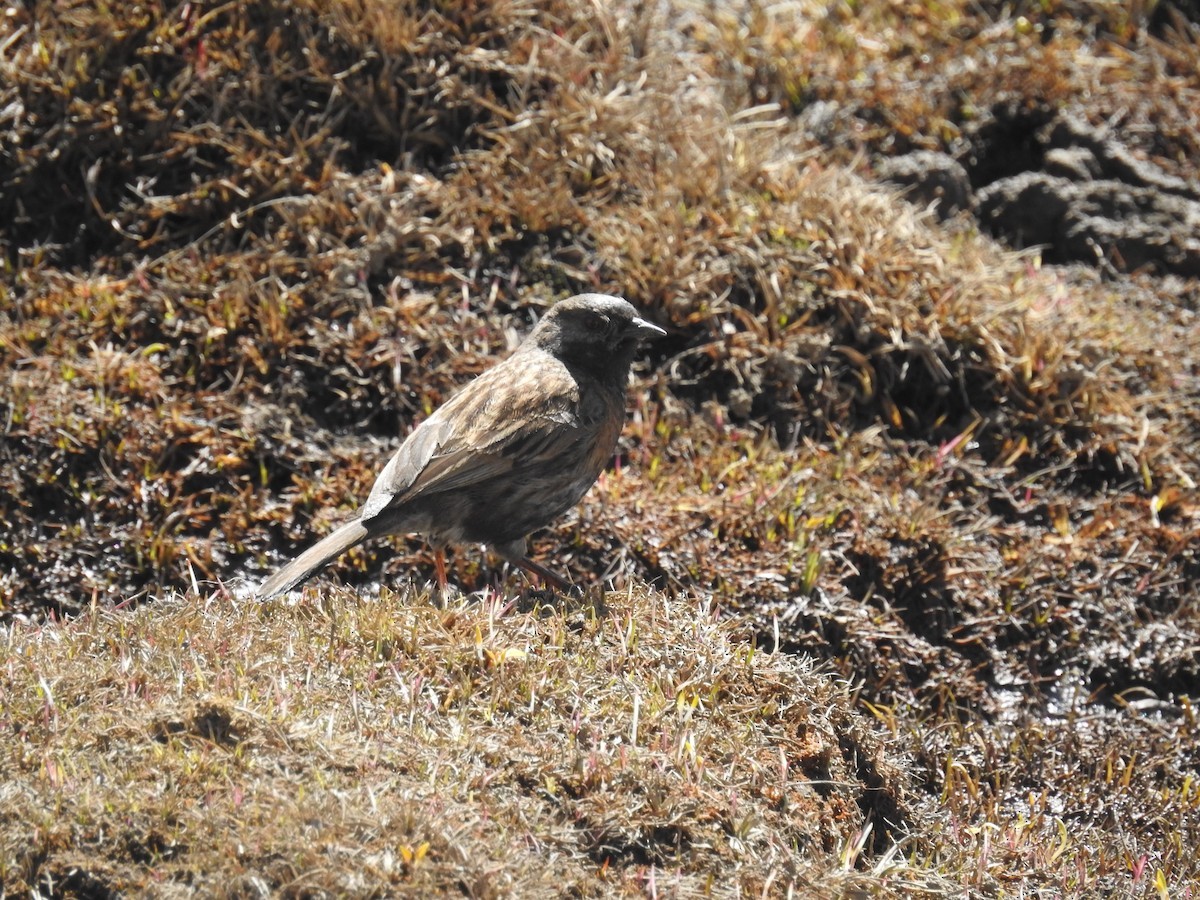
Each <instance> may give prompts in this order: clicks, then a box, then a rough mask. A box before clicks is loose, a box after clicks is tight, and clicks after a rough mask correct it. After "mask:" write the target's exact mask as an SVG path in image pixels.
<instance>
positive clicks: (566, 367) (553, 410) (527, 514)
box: [256, 294, 665, 600]
mask: <svg viewBox="0 0 1200 900" xmlns="http://www.w3.org/2000/svg"><path fill="white" fill-rule="evenodd" d="M663 334H665V332H664V331H663V330H662V329H661V328H659V327H658V326H657V325H652V324H651V323H649V322H647V321H645V320H644V319H642V318H641V317H639V316H638V314H637V310H635V309H634V308H633V306H631V305H630V304H629V303H627V302H625V301H624V300H622V299H620V298H619V297H610V296H608V295H606V294H580V295H579V296H576V297H571V298H569V299H567V300H563V301H562V302H560V303H557V304H555V305H554V306H553V307H551V308H550V310H549V311H547V313H546V314H545V316H543V317H542V320H541V321H540V322H538V324H537V326H536V327H535V328H534V329H533V331H532V332H530V334H529V336H528V337H527V338H526V339H525V340H524V341H523V342H522V343H521V346H520V347H518V348H517V349H516V351H515V352H514V353H513V354H512V355H511V356H510V357H508V359H506V360H504V361H503V362H501V363H500V364H499V365H497V366H495V367H493V368H491V369H489V370H488V371H486V372H484V373H483V374H481V375H480V376H479V377H477V378H476V379H475V380H474V381H471V382H469V383H468V384H466V385H465V386H464V387H463V388H462V389H461V390H459V391H458V393H456V394H455V395H454V396H453V397H451V398H450V399H449V400H448V401H446V403H445V404H444V405H442V406H441V407H440V408H439V409H438V410H437V411H436V412H434V413H433V415H431V416H430V417H429V418H428V419H426V420H425V421H424V422H422V423H421V424H420V425H419V426H418V427H417V428H416V429H415V430H414V431H413V432H412V433H411V434H410V435H409V436H408V438H407V439H406V440H405V441H404V443H403V444H402V445H401V446H400V449H399V450H397V451H396V453H395V455H394V456H393V457H392V458H391V460H390V461H389V462H388V464H387V465H386V466H385V467H384V469H383V471H382V472H380V474H379V477H378V478H377V479H376V480H375V486H374V487H373V488H371V494H370V496H368V497H367V502H366V503H365V504H363V507H362V509H361V510H360V511H359V514H358V516H357V517H356V518H354V519H352V520H351V521H349V522H346V523H345V524H344V525H342V526H340V527H339V528H337V529H335V530H334V531H333V532H332V533H330V534H329V535H328V536H327V537H325V538H323V539H322V540H320V541H318V542H317V543H316V544H315V545H314V546H312V547H310V548H309V549H308V550H306V551H304V552H303V553H302V554H300V556H298V557H296V559H294V560H292V562H290V563H288V564H287V565H286V566H284V567H283V568H282V569H280V570H279V571H278V572H276V573H275V574H274V575H272V576H271V577H270V578H268V579H267V580H266V581H264V582H263V583H262V585H261V586H260V587H259V589H258V591H257V594H256V596H257V597H258V598H259V599H262V600H267V599H270V598H272V597H276V596H278V595H279V594H282V593H284V592H286V591H289V590H291V589H292V588H294V587H296V586H297V585H298V584H300V583H301V582H303V581H305V580H306V579H307V578H309V577H310V576H311V575H312V574H313V573H314V572H316V571H317V570H318V569H320V568H321V567H322V566H324V565H325V564H326V563H328V562H329V561H330V560H332V559H334V558H335V557H337V556H340V555H341V554H342V553H344V552H345V551H346V550H349V549H350V548H351V547H353V546H355V545H356V544H360V543H362V542H363V541H365V540H369V539H370V538H376V537H381V536H383V535H388V534H412V533H419V534H421V535H423V536H424V537H425V538H426V539H427V540H428V541H429V542H430V543H431V544H432V545H433V546H434V547H436V548H438V549H439V550H440V548H442V547H443V546H445V545H446V544H452V543H454V544H457V543H463V542H469V543H482V544H489V545H491V546H492V547H493V548H495V550H496V552H497V553H499V554H500V555H501V556H503V557H504V558H505V559H508V560H510V561H511V562H513V563H515V564H516V565H518V566H520V567H521V568H523V569H525V570H526V571H530V572H533V573H535V574H537V575H539V576H541V577H542V578H544V579H546V580H547V581H550V582H551V583H553V584H555V585H556V586H557V587H559V588H560V589H565V588H567V587H568V584H567V582H565V581H564V580H563V579H562V578H560V577H559V576H557V575H555V574H554V573H553V572H550V571H549V570H547V569H545V568H544V567H542V566H540V565H538V564H537V563H535V562H534V561H533V560H531V559H529V558H528V556H526V549H525V538H526V536H527V535H528V534H529V533H530V532H532V531H534V530H536V529H538V528H541V527H542V526H543V525H546V524H547V523H548V522H550V521H551V520H552V519H554V518H555V517H557V516H559V515H561V514H562V513H564V512H566V511H567V510H568V509H570V508H571V507H572V506H574V505H575V504H576V503H577V502H578V501H579V499H580V498H581V497H582V496H583V495H584V493H586V492H587V489H588V488H590V487H591V486H592V484H593V483H594V482H595V481H596V478H597V477H598V476H599V475H600V472H601V471H602V470H603V469H604V466H605V465H606V464H607V462H608V460H609V459H610V457H611V456H612V453H613V449H614V448H615V446H616V443H617V438H618V437H619V436H620V433H621V426H622V424H623V423H624V421H625V384H626V381H627V380H628V378H629V367H630V365H631V364H632V362H633V357H634V354H635V353H636V352H637V348H638V344H639V342H640V341H641V340H643V339H645V338H651V337H660V336H662V335H663ZM439 562H440V556H439ZM441 577H443V573H442V572H440V571H439V578H441Z"/></svg>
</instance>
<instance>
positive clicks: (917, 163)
mask: <svg viewBox="0 0 1200 900" xmlns="http://www.w3.org/2000/svg"><path fill="white" fill-rule="evenodd" d="M876 174H878V176H879V178H880V180H882V181H888V182H891V183H892V184H898V185H901V186H902V187H905V188H907V189H908V190H907V191H906V196H907V197H908V199H909V200H911V201H912V202H913V203H916V204H918V205H919V206H930V205H933V206H934V207H935V208H936V210H937V214H938V216H939V217H940V218H942V219H947V218H949V217H950V216H952V215H954V214H955V213H957V212H960V211H961V210H965V209H972V208H973V207H974V206H975V198H974V195H973V194H972V193H971V180H970V178H969V177H968V176H967V170H966V169H964V168H963V167H962V165H961V164H960V163H959V162H958V161H957V160H956V159H954V158H953V157H952V156H947V155H946V154H945V153H935V152H933V151H930V150H918V151H916V152H914V153H907V154H905V155H904V156H894V157H891V158H890V159H885V160H883V161H882V162H880V163H879V165H878V166H877V167H876Z"/></svg>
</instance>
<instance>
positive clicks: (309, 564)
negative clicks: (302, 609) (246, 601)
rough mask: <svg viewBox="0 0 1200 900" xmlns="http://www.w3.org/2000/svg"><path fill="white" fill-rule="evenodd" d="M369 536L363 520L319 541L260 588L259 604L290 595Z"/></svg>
mask: <svg viewBox="0 0 1200 900" xmlns="http://www.w3.org/2000/svg"><path fill="white" fill-rule="evenodd" d="M369 535H370V532H369V531H368V530H367V527H366V526H365V525H363V524H362V521H361V520H360V519H354V520H353V521H351V522H347V523H346V524H345V525H342V526H340V527H338V528H337V529H335V530H334V531H332V532H330V533H329V534H327V535H326V536H325V537H323V538H321V540H319V541H317V542H316V543H315V544H313V545H312V546H311V547H309V548H308V549H307V550H305V551H304V552H303V553H301V554H300V555H299V556H297V557H296V558H295V559H293V560H292V561H291V562H290V563H288V564H287V565H286V566H284V567H283V568H282V569H280V570H279V571H278V572H276V573H275V574H274V575H272V576H271V577H270V578H268V579H267V580H266V581H264V582H263V583H262V584H261V585H259V587H258V590H257V591H255V592H254V596H255V598H256V599H258V600H270V599H272V598H273V597H278V596H279V595H280V594H284V593H287V592H288V591H290V590H291V589H292V588H294V587H295V586H296V585H298V584H300V583H301V582H303V581H307V580H308V578H309V577H311V576H312V574H313V573H314V572H316V571H317V570H318V569H320V568H321V567H322V566H324V565H325V564H326V563H328V562H329V561H330V560H332V559H333V558H334V557H336V556H341V555H342V554H343V553H345V552H346V551H347V550H349V549H350V548H351V547H353V546H354V545H355V544H361V543H362V542H363V541H364V540H366V539H367V537H368V536H369Z"/></svg>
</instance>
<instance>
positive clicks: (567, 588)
mask: <svg viewBox="0 0 1200 900" xmlns="http://www.w3.org/2000/svg"><path fill="white" fill-rule="evenodd" d="M511 562H512V563H513V565H515V566H517V567H518V568H521V569H524V570H525V571H526V572H528V573H530V574H531V575H536V576H537V577H538V578H540V579H542V581H544V582H546V583H547V584H551V585H553V586H554V587H555V588H557V589H558V590H560V591H561V592H562V593H564V594H572V595H573V594H577V593H578V592H579V588H577V587H575V585H573V584H571V582H569V581H567V580H566V579H565V578H563V577H562V576H560V575H558V574H556V573H554V572H551V571H550V570H549V569H547V568H546V567H545V566H543V565H541V564H540V563H536V562H534V561H533V560H532V559H530V558H529V557H528V556H517V557H513V558H512V560H511Z"/></svg>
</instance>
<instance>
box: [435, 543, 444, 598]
mask: <svg viewBox="0 0 1200 900" xmlns="http://www.w3.org/2000/svg"><path fill="white" fill-rule="evenodd" d="M433 566H434V568H435V569H436V570H437V593H436V594H434V605H435V606H438V607H442V606H445V605H446V551H445V550H444V549H443V548H441V547H435V548H434V549H433Z"/></svg>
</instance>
